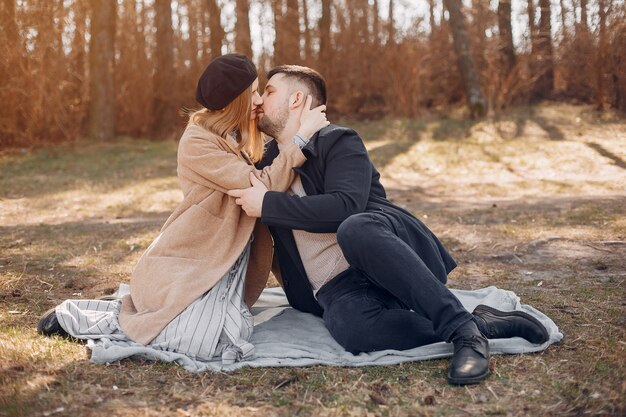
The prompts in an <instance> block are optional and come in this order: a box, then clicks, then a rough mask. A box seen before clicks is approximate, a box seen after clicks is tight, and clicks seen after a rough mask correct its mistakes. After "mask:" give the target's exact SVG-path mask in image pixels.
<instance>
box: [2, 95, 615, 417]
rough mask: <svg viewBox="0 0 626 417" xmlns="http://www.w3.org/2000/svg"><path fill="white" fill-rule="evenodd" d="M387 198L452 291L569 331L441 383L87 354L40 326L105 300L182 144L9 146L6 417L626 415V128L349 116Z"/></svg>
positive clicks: (148, 228)
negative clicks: (473, 376) (66, 309)
mask: <svg viewBox="0 0 626 417" xmlns="http://www.w3.org/2000/svg"><path fill="white" fill-rule="evenodd" d="M343 123H344V124H347V125H350V126H351V127H353V128H355V129H356V130H357V131H358V132H359V133H360V134H361V135H362V136H363V138H364V139H365V140H366V144H367V146H368V148H369V150H370V153H371V158H372V160H373V161H374V162H375V164H376V165H377V166H378V167H379V169H380V171H381V173H382V178H383V183H384V184H385V186H386V187H387V191H388V194H389V197H390V198H391V199H392V200H393V201H394V202H396V203H397V204H400V205H402V206H403V207H405V208H407V209H408V210H410V211H412V212H413V213H414V214H415V215H416V216H417V217H419V218H420V219H421V220H422V221H424V222H425V223H426V224H427V225H429V226H430V227H431V228H432V229H433V230H434V231H435V233H437V235H438V236H440V237H441V238H442V240H443V242H444V243H445V244H446V246H447V247H448V248H449V250H450V251H451V252H452V254H453V256H454V257H455V258H456V259H457V261H458V262H459V267H458V268H457V270H455V271H454V272H453V273H452V274H451V277H450V286H452V287H457V288H480V287H484V286H488V285H496V286H498V287H502V288H506V289H510V290H513V291H515V292H516V293H517V294H518V295H519V296H520V297H521V298H522V302H524V303H528V304H531V305H533V306H535V307H537V308H539V309H540V310H542V311H543V312H545V313H546V314H548V315H549V316H550V317H552V318H553V319H554V320H555V322H556V323H557V324H558V325H559V326H560V327H561V329H562V331H563V332H564V333H565V335H566V338H565V339H564V340H563V341H562V342H561V343H559V344H557V345H554V346H551V347H549V348H548V349H547V351H545V352H543V353H541V354H535V355H520V356H499V357H493V358H492V360H491V367H492V376H491V377H489V378H488V379H487V380H486V381H485V382H484V383H483V384H481V385H478V386H472V387H467V388H459V387H451V386H448V385H447V384H446V382H445V370H446V367H447V363H448V362H447V361H446V360H438V361H428V362H417V363H411V364H403V365H398V366H389V367H370V368H358V369H343V368H331V367H310V368H299V369H281V368H278V369H255V370H240V371H237V372H234V373H231V374H222V373H219V374H213V373H204V374H200V375H194V374H189V373H187V372H186V371H184V370H182V369H181V368H179V367H177V366H172V365H163V364H154V363H141V362H137V361H130V360H128V361H123V362H121V363H115V364H112V365H110V366H99V365H92V364H90V363H89V362H88V357H89V352H88V350H87V348H86V347H85V346H84V345H81V344H79V343H75V342H71V341H66V340H62V339H58V338H44V337H41V336H38V335H36V334H35V330H34V328H35V326H36V323H37V320H38V317H39V315H40V314H41V313H43V312H44V311H45V310H47V309H48V308H50V307H52V306H54V305H56V304H57V303H59V302H61V301H62V300H64V299H66V298H70V297H74V298H76V297H96V296H100V295H103V294H106V293H110V292H112V291H114V290H115V288H117V286H118V285H119V283H120V282H127V281H128V278H129V274H130V272H131V271H132V268H133V266H134V264H135V262H136V261H137V259H138V257H139V256H140V255H141V253H142V251H143V250H145V249H146V247H147V246H148V245H149V244H150V242H151V240H152V239H153V238H154V237H155V236H156V235H157V233H158V231H159V229H160V227H161V225H162V224H163V223H164V221H165V219H166V218H167V216H168V215H169V213H170V212H171V211H172V210H173V208H174V207H175V206H176V204H177V202H178V201H179V200H180V198H181V193H180V191H179V190H178V182H177V179H176V162H175V159H176V143H174V142H151V141H146V140H136V139H129V138H120V139H118V140H116V141H115V142H114V143H109V144H96V143H80V144H73V145H63V146H55V147H50V148H45V149H40V150H37V151H34V152H21V151H20V150H16V151H13V152H10V153H5V154H3V155H0V367H1V369H0V415H47V416H49V415H80V416H95V415H105V414H106V415H107V416H126V415H146V416H163V415H180V416H200V415H215V416H272V415H277V416H293V415H300V416H309V415H310V416H418V415H422V416H430V415H432V416H435V415H443V416H453V415H514V416H525V415H583V414H593V415H620V414H623V413H624V412H625V400H624V398H626V384H624V379H625V372H624V360H623V358H624V357H625V355H624V353H625V352H624V349H625V347H626V337H625V333H624V329H625V327H626V326H625V324H626V323H624V317H626V315H625V313H626V309H625V305H624V296H625V295H626V292H625V291H624V279H625V278H626V265H625V264H624V258H625V257H626V209H625V207H626V120H625V119H624V118H622V117H620V116H619V115H616V114H611V113H604V114H600V113H596V112H594V111H593V110H592V109H591V108H590V107H586V106H572V105H565V104H558V105H542V106H538V107H533V108H521V109H517V110H515V111H513V112H512V113H510V114H509V115H507V116H501V117H499V118H493V119H489V120H486V121H480V122H472V121H466V120H457V119H455V118H454V117H453V116H451V117H450V118H448V119H441V118H428V119H420V120H383V121H374V122H353V121H343Z"/></svg>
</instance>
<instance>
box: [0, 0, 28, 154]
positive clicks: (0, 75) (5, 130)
mask: <svg viewBox="0 0 626 417" xmlns="http://www.w3.org/2000/svg"><path fill="white" fill-rule="evenodd" d="M16 18H17V16H16V13H15V0H2V2H0V27H2V28H3V32H4V33H0V56H2V59H0V102H2V103H3V107H2V112H0V147H1V146H2V145H4V144H9V143H11V142H13V141H15V140H16V139H17V137H18V134H19V131H20V130H22V129H23V127H24V126H21V125H22V123H21V121H23V117H21V114H20V113H21V112H20V110H19V109H20V108H22V106H21V105H20V102H21V100H20V98H19V96H18V94H17V93H16V91H17V90H18V89H19V84H18V81H19V80H20V78H22V65H21V64H22V62H21V61H22V44H21V41H20V36H19V32H18V29H17V21H16Z"/></svg>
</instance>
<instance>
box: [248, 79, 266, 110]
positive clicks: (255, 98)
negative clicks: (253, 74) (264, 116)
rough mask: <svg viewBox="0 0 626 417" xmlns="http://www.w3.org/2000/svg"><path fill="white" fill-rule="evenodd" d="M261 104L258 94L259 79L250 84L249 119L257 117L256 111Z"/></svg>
mask: <svg viewBox="0 0 626 417" xmlns="http://www.w3.org/2000/svg"><path fill="white" fill-rule="evenodd" d="M262 104H263V99H261V95H260V94H259V79H258V78H257V79H256V80H254V82H253V83H252V103H251V104H250V105H251V107H252V108H251V111H250V119H252V120H254V119H256V116H257V110H258V109H259V107H260V106H261V105H262Z"/></svg>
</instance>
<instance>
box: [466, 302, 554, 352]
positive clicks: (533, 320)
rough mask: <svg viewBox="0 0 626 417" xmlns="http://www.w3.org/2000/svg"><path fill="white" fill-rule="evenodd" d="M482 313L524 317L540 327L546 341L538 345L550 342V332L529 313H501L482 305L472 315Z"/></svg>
mask: <svg viewBox="0 0 626 417" xmlns="http://www.w3.org/2000/svg"><path fill="white" fill-rule="evenodd" d="M481 311H484V312H488V313H491V314H493V315H494V316H498V317H511V316H517V317H523V318H525V319H527V320H530V321H531V322H533V323H534V324H536V325H537V326H539V328H540V329H541V334H542V335H543V339H544V340H543V341H542V342H539V343H538V344H542V343H546V342H547V341H548V340H550V334H549V333H548V330H546V328H545V326H544V325H543V324H541V322H540V321H539V320H537V319H536V318H534V317H533V316H531V315H530V314H528V313H525V312H523V311H517V310H515V311H500V310H496V309H495V308H493V307H489V306H486V305H483V304H481V305H479V306H477V307H476V308H475V309H474V311H473V312H472V314H478V313H480V312H481ZM520 337H521V336H520ZM531 343H534V342H531Z"/></svg>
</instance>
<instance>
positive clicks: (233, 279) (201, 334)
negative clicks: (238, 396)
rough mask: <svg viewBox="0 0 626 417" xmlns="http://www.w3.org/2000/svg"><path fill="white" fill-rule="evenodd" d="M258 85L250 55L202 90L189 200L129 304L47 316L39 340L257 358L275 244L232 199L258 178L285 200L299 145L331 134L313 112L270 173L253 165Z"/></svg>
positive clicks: (187, 177)
mask: <svg viewBox="0 0 626 417" xmlns="http://www.w3.org/2000/svg"><path fill="white" fill-rule="evenodd" d="M258 84H259V81H258V78H257V72H256V69H255V67H254V65H253V64H252V62H251V61H250V60H249V59H248V58H246V57H245V56H243V55H239V54H229V55H224V56H221V57H219V58H216V59H215V60H213V61H212V62H211V63H210V64H209V65H208V67H207V68H206V69H205V71H204V73H203V74H202V76H201V77H200V80H199V81H198V87H197V90H196V100H197V101H198V102H199V103H200V104H202V106H203V107H204V108H203V109H202V110H200V111H197V112H194V113H192V114H191V115H190V118H189V123H188V125H187V128H186V129H185V132H184V133H183V135H182V138H181V140H180V143H179V146H178V169H177V173H178V177H179V180H180V184H181V188H182V191H183V195H184V199H183V201H182V202H181V203H180V204H179V206H178V207H177V208H176V209H175V210H174V212H173V213H172V215H171V216H170V217H169V218H168V220H167V221H166V222H165V225H164V226H163V227H162V229H161V232H160V234H159V236H158V237H157V238H156V239H155V240H154V241H153V242H152V244H151V245H150V247H148V249H147V250H146V252H145V253H144V254H143V255H142V257H141V258H140V260H139V262H138V264H137V266H136V268H135V270H134V272H133V275H132V277H131V281H130V294H129V295H126V296H124V297H123V298H122V299H121V301H120V300H113V301H106V300H67V301H65V302H64V303H62V304H61V305H59V306H57V307H56V309H54V310H51V311H50V312H48V313H46V314H45V315H44V316H43V317H42V319H41V321H40V323H39V326H38V330H39V332H41V333H43V334H46V335H50V334H65V335H67V334H69V335H71V336H73V337H76V338H80V339H99V338H108V339H111V340H121V341H125V340H128V341H132V342H136V343H140V344H143V345H149V346H150V347H152V348H154V349H158V350H167V351H175V352H178V353H183V354H185V355H187V356H189V357H191V358H194V359H201V360H210V359H212V358H214V357H217V356H221V358H222V360H223V361H224V362H232V361H234V360H241V359H244V358H246V357H248V356H250V355H251V354H252V346H251V345H250V343H249V342H248V341H249V339H250V335H251V330H252V325H253V322H252V317H251V315H250V312H249V310H248V307H250V306H252V304H253V303H254V302H255V301H256V299H257V298H258V296H259V295H260V293H261V291H262V290H263V287H264V286H265V283H266V281H267V277H268V273H269V270H270V266H271V260H272V259H271V258H272V241H271V238H270V236H269V232H268V231H267V229H266V227H265V226H263V225H262V224H261V223H258V224H257V223H256V222H255V219H254V218H251V217H248V216H247V215H246V214H245V213H244V212H243V211H242V210H241V208H240V207H239V206H238V205H237V204H235V201H234V200H235V199H234V198H233V197H229V196H228V195H227V194H226V193H227V191H228V190H230V189H237V188H246V187H248V186H250V181H249V174H250V173H253V174H254V175H255V176H256V177H257V178H258V179H259V180H261V181H262V182H263V183H264V184H265V185H266V186H267V187H268V189H270V190H273V191H286V190H287V189H288V188H289V186H290V184H291V182H292V181H293V179H294V173H293V169H292V168H294V167H298V166H300V165H302V164H303V163H304V161H305V157H304V155H303V153H302V152H301V150H300V147H299V146H298V145H296V143H300V144H301V145H302V142H301V140H300V138H310V137H311V136H312V135H313V134H314V133H315V132H316V131H317V130H319V129H321V128H322V127H324V126H327V125H328V121H327V120H326V116H325V113H324V111H325V106H320V107H317V108H315V109H312V110H309V109H308V107H309V106H306V107H307V109H306V110H304V111H303V113H302V116H301V120H300V122H301V125H300V129H299V131H298V135H297V137H296V138H294V142H293V143H289V144H286V145H282V148H281V153H280V156H279V157H278V158H277V159H276V160H274V162H273V164H272V165H271V166H268V167H266V168H265V169H263V170H256V169H255V168H254V166H253V162H256V161H258V160H259V159H260V158H261V156H262V152H263V139H262V135H261V133H260V132H258V131H257V129H256V120H255V119H256V112H257V108H258V107H259V106H260V105H261V104H262V103H263V101H262V100H261V97H260V95H259V93H258ZM296 140H297V142H296ZM244 282H245V288H244ZM244 294H245V295H244ZM244 297H245V303H244Z"/></svg>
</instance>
